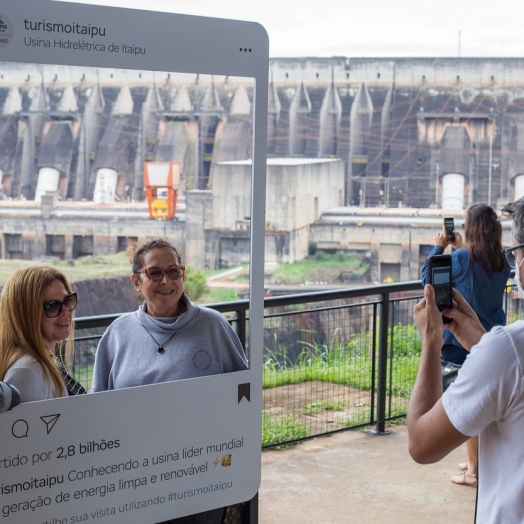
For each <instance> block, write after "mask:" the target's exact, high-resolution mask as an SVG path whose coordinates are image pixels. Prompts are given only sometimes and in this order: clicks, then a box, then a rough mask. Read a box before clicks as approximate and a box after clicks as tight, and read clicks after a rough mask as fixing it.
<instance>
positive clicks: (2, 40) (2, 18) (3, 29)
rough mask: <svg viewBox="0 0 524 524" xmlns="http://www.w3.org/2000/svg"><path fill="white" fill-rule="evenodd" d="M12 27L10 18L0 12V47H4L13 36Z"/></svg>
mask: <svg viewBox="0 0 524 524" xmlns="http://www.w3.org/2000/svg"><path fill="white" fill-rule="evenodd" d="M13 33H14V28H13V24H12V23H11V20H9V18H8V17H7V16H6V15H5V14H4V13H0V48H2V47H6V46H8V45H9V43H10V42H11V39H12V38H13Z"/></svg>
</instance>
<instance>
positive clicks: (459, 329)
mask: <svg viewBox="0 0 524 524" xmlns="http://www.w3.org/2000/svg"><path fill="white" fill-rule="evenodd" d="M443 314H444V315H446V317H448V318H451V319H452V321H451V322H450V323H449V324H446V326H445V327H446V329H447V330H449V331H451V332H452V333H453V335H455V337H456V339H457V340H458V341H459V342H460V343H461V344H462V345H463V346H464V347H465V348H466V349H467V350H468V351H471V348H472V347H473V346H474V345H475V344H478V342H479V341H480V339H481V338H482V335H484V333H486V330H485V329H484V328H483V327H482V324H481V323H480V321H479V319H478V317H477V314H476V313H475V312H474V311H473V309H472V308H471V306H470V305H469V304H468V303H467V302H466V301H465V300H464V297H463V296H462V295H461V294H460V293H459V292H458V291H457V290H456V289H453V308H452V309H445V310H444V311H443Z"/></svg>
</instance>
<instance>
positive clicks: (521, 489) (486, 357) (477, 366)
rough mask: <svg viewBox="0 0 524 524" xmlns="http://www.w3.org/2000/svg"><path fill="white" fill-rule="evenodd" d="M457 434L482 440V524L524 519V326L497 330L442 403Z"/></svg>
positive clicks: (474, 354)
mask: <svg viewBox="0 0 524 524" xmlns="http://www.w3.org/2000/svg"><path fill="white" fill-rule="evenodd" d="M442 404H443V406H444V410H445V411H446V413H447V415H448V418H449V420H450V421H451V423H452V424H453V426H455V428H456V429H457V430H458V431H460V432H461V433H463V434H464V435H468V436H475V435H480V440H479V479H478V489H479V496H478V508H477V523H478V524H487V523H489V524H495V523H497V524H499V523H500V524H506V523H510V522H511V523H512V522H522V521H523V519H524V475H523V473H522V469H521V467H522V464H523V463H524V321H517V322H515V323H514V324H512V325H511V326H505V327H502V326H499V327H494V328H493V329H492V330H491V331H490V332H489V333H486V334H485V335H484V336H483V337H482V339H481V340H480V342H479V343H478V344H477V345H476V346H474V347H473V348H472V350H471V354H470V355H469V356H468V358H467V359H466V362H465V363H464V365H463V366H462V369H461V370H460V371H459V373H458V377H457V380H456V381H455V382H454V383H453V384H452V385H451V386H450V387H449V389H448V390H447V391H446V392H445V393H444V395H443V397H442Z"/></svg>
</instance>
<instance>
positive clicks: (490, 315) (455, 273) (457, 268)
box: [421, 246, 511, 364]
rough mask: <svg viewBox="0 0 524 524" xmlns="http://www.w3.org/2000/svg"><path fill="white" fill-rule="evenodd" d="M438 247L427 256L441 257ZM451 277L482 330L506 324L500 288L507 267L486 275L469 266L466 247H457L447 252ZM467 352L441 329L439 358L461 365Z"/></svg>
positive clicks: (424, 275) (424, 274)
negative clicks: (476, 316)
mask: <svg viewBox="0 0 524 524" xmlns="http://www.w3.org/2000/svg"><path fill="white" fill-rule="evenodd" d="M443 253H444V248H443V247H442V246H433V248H432V249H431V251H430V253H429V256H433V255H442V254H443ZM451 266H452V267H451V275H452V278H453V287H454V288H455V289H456V290H458V291H459V292H460V294H461V295H462V296H463V297H464V298H465V299H466V301H467V302H468V304H469V305H470V306H471V307H472V308H473V310H474V311H475V313H476V314H477V315H478V317H479V320H480V323H481V324H482V325H483V326H484V329H485V330H486V331H489V330H490V329H491V328H492V327H493V326H503V325H504V324H505V323H506V313H505V312H504V309H503V308H502V301H503V298H504V289H505V287H506V284H507V282H508V278H509V273H510V270H511V269H510V267H509V266H508V264H505V265H504V269H502V271H499V272H498V273H488V272H487V271H486V270H485V269H484V268H483V267H482V266H481V265H480V264H477V263H473V262H472V263H471V265H470V258H469V252H468V250H467V249H466V248H460V249H457V250H456V251H453V253H451ZM470 268H473V287H474V290H472V289H471V281H472V279H471V269H470ZM427 269H428V261H427V259H426V261H425V262H424V266H423V267H422V276H421V280H422V285H423V286H425V285H426V283H427V281H428V279H427ZM468 353H469V351H467V350H465V349H464V348H463V347H462V346H461V345H460V343H459V341H458V340H457V339H456V338H455V337H454V336H453V334H452V333H451V331H448V330H447V329H445V330H444V346H443V347H442V358H443V359H444V360H448V361H450V362H456V363H457V364H462V363H463V362H464V360H466V357H467V356H468Z"/></svg>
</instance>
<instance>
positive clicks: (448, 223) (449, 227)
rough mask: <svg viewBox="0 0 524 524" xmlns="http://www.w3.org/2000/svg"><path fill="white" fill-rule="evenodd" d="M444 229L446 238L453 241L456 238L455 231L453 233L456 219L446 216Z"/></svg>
mask: <svg viewBox="0 0 524 524" xmlns="http://www.w3.org/2000/svg"><path fill="white" fill-rule="evenodd" d="M444 229H445V230H446V238H447V240H448V242H453V240H455V233H453V231H454V229H455V221H454V220H453V217H445V218H444Z"/></svg>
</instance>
